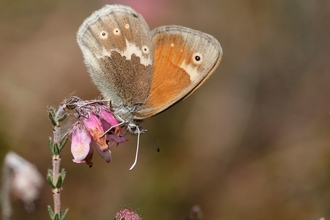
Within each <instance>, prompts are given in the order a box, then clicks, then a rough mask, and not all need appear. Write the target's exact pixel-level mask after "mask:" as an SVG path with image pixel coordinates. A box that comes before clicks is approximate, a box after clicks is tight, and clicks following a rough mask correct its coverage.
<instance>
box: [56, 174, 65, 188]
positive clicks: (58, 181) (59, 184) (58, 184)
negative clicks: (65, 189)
mask: <svg viewBox="0 0 330 220" xmlns="http://www.w3.org/2000/svg"><path fill="white" fill-rule="evenodd" d="M62 182H63V179H62V175H60V176H58V179H57V183H56V188H61V185H62Z"/></svg>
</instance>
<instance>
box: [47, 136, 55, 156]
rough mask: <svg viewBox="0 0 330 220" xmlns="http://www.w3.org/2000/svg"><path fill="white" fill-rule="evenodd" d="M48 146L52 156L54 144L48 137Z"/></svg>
mask: <svg viewBox="0 0 330 220" xmlns="http://www.w3.org/2000/svg"><path fill="white" fill-rule="evenodd" d="M48 145H49V148H50V150H51V152H52V154H54V142H53V139H52V138H51V137H49V140H48Z"/></svg>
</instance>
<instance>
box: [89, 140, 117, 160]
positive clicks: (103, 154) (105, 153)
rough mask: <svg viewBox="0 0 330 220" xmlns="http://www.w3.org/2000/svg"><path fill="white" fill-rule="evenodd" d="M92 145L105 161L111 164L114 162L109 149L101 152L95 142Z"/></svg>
mask: <svg viewBox="0 0 330 220" xmlns="http://www.w3.org/2000/svg"><path fill="white" fill-rule="evenodd" d="M92 145H93V146H94V147H95V149H96V151H97V153H98V154H99V155H100V156H101V157H102V158H103V160H104V161H105V162H107V163H110V162H111V160H112V157H111V151H110V150H109V149H106V150H104V151H103V150H101V149H100V148H99V147H98V146H97V143H96V142H95V141H94V140H93V141H92ZM91 148H92V147H91Z"/></svg>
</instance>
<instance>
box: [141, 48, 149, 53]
mask: <svg viewBox="0 0 330 220" xmlns="http://www.w3.org/2000/svg"><path fill="white" fill-rule="evenodd" d="M142 52H143V53H144V54H148V53H149V48H148V47H147V46H142Z"/></svg>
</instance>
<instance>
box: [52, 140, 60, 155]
mask: <svg viewBox="0 0 330 220" xmlns="http://www.w3.org/2000/svg"><path fill="white" fill-rule="evenodd" d="M53 154H54V155H60V149H59V148H58V144H57V143H54V153H53Z"/></svg>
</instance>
